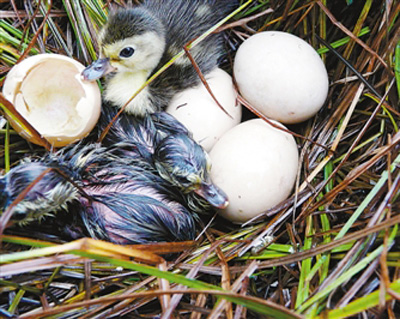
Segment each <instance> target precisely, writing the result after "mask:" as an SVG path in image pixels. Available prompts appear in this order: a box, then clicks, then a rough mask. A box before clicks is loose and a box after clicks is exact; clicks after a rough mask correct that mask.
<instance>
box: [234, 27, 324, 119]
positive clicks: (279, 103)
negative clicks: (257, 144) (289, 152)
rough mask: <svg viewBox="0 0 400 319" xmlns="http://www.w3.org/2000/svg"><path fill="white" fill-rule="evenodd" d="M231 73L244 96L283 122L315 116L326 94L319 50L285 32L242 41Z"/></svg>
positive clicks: (322, 64) (269, 115)
mask: <svg viewBox="0 0 400 319" xmlns="http://www.w3.org/2000/svg"><path fill="white" fill-rule="evenodd" d="M234 74H235V79H236V82H237V85H238V87H239V91H240V93H241V94H242V95H243V97H244V98H245V99H246V100H247V101H248V102H250V104H251V105H253V106H254V107H255V108H256V109H257V110H258V111H260V112H261V113H262V114H264V115H265V116H267V117H270V118H272V119H274V120H278V121H280V122H282V123H287V124H291V123H299V122H302V121H305V120H307V119H309V118H310V117H312V116H314V115H315V114H316V113H317V112H318V111H319V109H320V108H321V107H322V106H323V104H324V103H325V100H326V97H327V95H328V87H329V81H328V74H327V71H326V68H325V65H324V63H323V62H322V60H321V58H320V57H319V55H318V53H317V52H316V51H315V50H314V48H313V47H312V46H310V45H309V44H308V43H307V42H305V41H304V40H302V39H300V38H299V37H296V36H294V35H292V34H289V33H286V32H279V31H266V32H260V33H258V34H255V35H253V36H251V37H250V38H248V39H247V40H246V41H244V42H243V44H242V45H241V46H240V47H239V49H238V51H237V54H236V57H235V62H234Z"/></svg>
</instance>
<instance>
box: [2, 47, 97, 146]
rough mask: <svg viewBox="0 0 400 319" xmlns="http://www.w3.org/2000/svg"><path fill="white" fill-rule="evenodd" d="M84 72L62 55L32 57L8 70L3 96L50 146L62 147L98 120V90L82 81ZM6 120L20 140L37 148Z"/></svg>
mask: <svg viewBox="0 0 400 319" xmlns="http://www.w3.org/2000/svg"><path fill="white" fill-rule="evenodd" d="M84 68H85V67H84V66H83V65H82V64H81V63H79V62H77V61H75V60H73V59H71V58H68V57H66V56H63V55H58V54H39V55H35V56H32V57H29V58H27V59H25V60H23V61H22V62H21V63H18V64H17V65H15V66H14V67H13V68H12V69H11V70H10V72H9V73H8V74H7V77H6V80H5V82H4V86H3V94H4V96H5V98H6V99H7V100H9V101H10V102H11V103H13V105H14V107H15V109H16V110H17V111H18V112H19V113H20V114H21V115H22V116H23V117H24V118H25V119H26V120H27V121H28V122H29V123H30V124H31V125H32V126H33V127H34V128H35V129H36V130H37V131H38V132H39V133H40V134H41V135H42V136H43V137H45V138H46V139H47V140H48V141H49V142H50V144H52V145H54V146H55V147H61V146H65V145H67V144H70V143H73V142H75V141H77V140H79V139H82V138H83V137H85V136H86V135H88V134H89V132H90V131H91V130H92V129H93V127H94V126H95V125H96V123H97V121H98V119H99V116H100V110H101V94H100V90H99V87H98V85H97V83H96V82H94V83H92V82H83V81H82V79H81V76H80V74H81V72H82V70H83V69H84ZM8 120H9V121H10V124H11V125H12V127H13V128H14V129H15V130H16V131H17V132H18V133H19V134H20V135H21V136H23V137H24V138H26V139H28V140H29V141H31V142H33V143H36V144H39V145H40V144H41V142H40V141H39V140H36V138H34V137H33V136H31V135H30V133H29V132H27V131H25V130H24V129H23V127H22V126H20V124H19V123H17V122H15V121H14V120H13V119H12V118H11V117H9V118H8Z"/></svg>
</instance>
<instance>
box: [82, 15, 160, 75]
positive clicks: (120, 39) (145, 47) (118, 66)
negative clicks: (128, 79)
mask: <svg viewBox="0 0 400 319" xmlns="http://www.w3.org/2000/svg"><path fill="white" fill-rule="evenodd" d="M165 45H166V40H165V29H164V27H163V25H162V23H161V22H160V21H159V20H158V19H157V18H156V17H155V16H154V15H153V14H152V13H151V12H149V11H148V10H146V9H144V8H142V7H136V8H133V9H118V10H116V11H115V12H113V13H111V14H110V16H109V18H108V22H107V23H106V24H105V26H104V27H103V29H102V30H101V32H100V34H99V46H100V59H99V60H97V61H95V62H94V63H93V64H92V65H90V66H89V67H87V68H86V69H85V70H84V72H83V73H82V75H83V78H84V79H86V80H90V81H92V80H96V79H98V78H100V77H102V76H104V75H106V74H107V73H111V72H115V73H117V74H118V73H128V74H129V73H131V74H132V73H133V74H140V75H143V77H145V78H146V77H147V76H148V75H149V74H150V73H151V72H152V71H153V70H154V69H155V67H156V66H157V65H158V64H159V62H160V60H161V57H162V55H163V53H164V50H165Z"/></svg>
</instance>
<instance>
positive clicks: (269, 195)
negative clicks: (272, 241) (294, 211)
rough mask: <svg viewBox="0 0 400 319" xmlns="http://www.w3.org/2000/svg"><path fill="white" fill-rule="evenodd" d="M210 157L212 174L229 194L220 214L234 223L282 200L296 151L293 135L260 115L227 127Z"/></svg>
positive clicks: (291, 182)
mask: <svg viewBox="0 0 400 319" xmlns="http://www.w3.org/2000/svg"><path fill="white" fill-rule="evenodd" d="M278 125H279V124H278ZM282 126H283V125H282ZM210 157H211V161H212V168H211V178H212V180H213V182H214V183H215V184H216V185H218V186H219V187H220V188H221V189H223V190H224V191H225V193H226V194H227V196H228V198H229V206H228V207H227V208H226V209H224V210H222V211H221V214H222V216H224V217H225V218H227V219H229V220H231V221H233V222H236V223H242V222H246V221H248V220H249V219H251V218H253V217H255V216H257V215H258V214H260V213H262V212H264V211H266V210H268V209H269V208H272V207H273V206H275V205H277V204H279V203H280V202H281V201H283V200H285V199H286V198H287V197H288V196H289V195H290V193H291V191H292V189H293V185H294V182H295V180H296V172H297V167H298V151H297V145H296V142H295V140H294V138H293V136H292V135H290V134H288V133H285V132H283V131H282V130H280V129H277V128H274V127H272V126H271V125H270V124H268V123H267V122H265V121H263V120H261V119H254V120H250V121H247V122H244V123H242V124H239V125H238V126H236V127H234V128H233V129H231V130H230V131H228V132H227V133H226V134H224V135H223V136H222V137H221V139H220V140H219V141H218V143H217V144H215V146H214V148H213V149H212V151H211V152H210Z"/></svg>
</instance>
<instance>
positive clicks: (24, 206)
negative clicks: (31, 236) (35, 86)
mask: <svg viewBox="0 0 400 319" xmlns="http://www.w3.org/2000/svg"><path fill="white" fill-rule="evenodd" d="M48 168H53V169H54V170H51V171H50V172H48V173H47V174H46V175H44V177H43V178H42V179H41V180H40V181H39V182H38V183H37V184H35V185H34V186H33V187H32V189H31V190H30V191H29V192H28V193H27V195H26V196H25V198H24V199H23V200H22V201H21V202H19V203H18V204H17V205H16V207H15V209H14V217H18V219H19V220H20V221H21V222H29V221H31V220H34V219H38V218H39V217H42V216H44V215H50V214H52V213H55V212H57V211H60V210H68V212H69V213H70V214H79V215H80V217H81V218H82V220H83V222H84V224H85V226H86V228H87V230H88V233H89V234H90V235H91V236H92V237H93V238H98V239H103V240H108V241H111V242H114V243H118V244H135V243H148V242H154V241H182V240H191V239H193V238H194V236H195V222H194V217H195V216H194V214H193V213H190V212H189V211H188V209H187V208H186V207H185V206H184V203H185V201H184V200H183V198H182V197H181V196H180V193H179V192H177V191H176V189H174V188H171V187H170V185H169V184H168V183H166V182H165V181H164V180H163V179H162V178H160V177H159V176H158V175H157V174H155V173H154V172H153V171H152V170H151V168H150V167H149V166H148V165H147V164H146V163H143V162H139V163H138V162H137V161H135V160H134V159H133V160H130V161H129V160H127V159H126V158H125V159H124V160H120V159H119V158H117V157H116V156H114V155H113V154H112V153H110V152H109V149H107V148H104V147H100V146H99V145H97V144H91V145H86V146H80V145H78V146H75V147H73V148H70V149H68V150H66V151H63V152H60V153H58V154H55V155H54V154H53V155H49V156H47V157H45V158H43V159H40V160H38V161H26V162H24V163H22V164H20V165H18V166H16V167H14V168H13V169H11V170H10V171H9V172H8V173H7V174H6V175H5V176H3V177H0V191H1V192H0V194H1V197H0V205H1V206H2V207H4V208H7V207H8V206H9V205H10V204H11V202H12V201H13V200H15V198H16V197H17V196H18V195H19V194H20V193H21V192H22V191H23V190H24V189H26V187H28V186H29V185H31V183H32V182H33V181H34V180H35V179H36V178H37V177H38V176H40V175H41V174H42V173H43V172H45V171H46V170H47V169H48ZM59 172H61V174H60V173H59ZM63 175H66V176H68V177H69V179H70V180H67V179H66V178H64V176H63Z"/></svg>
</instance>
